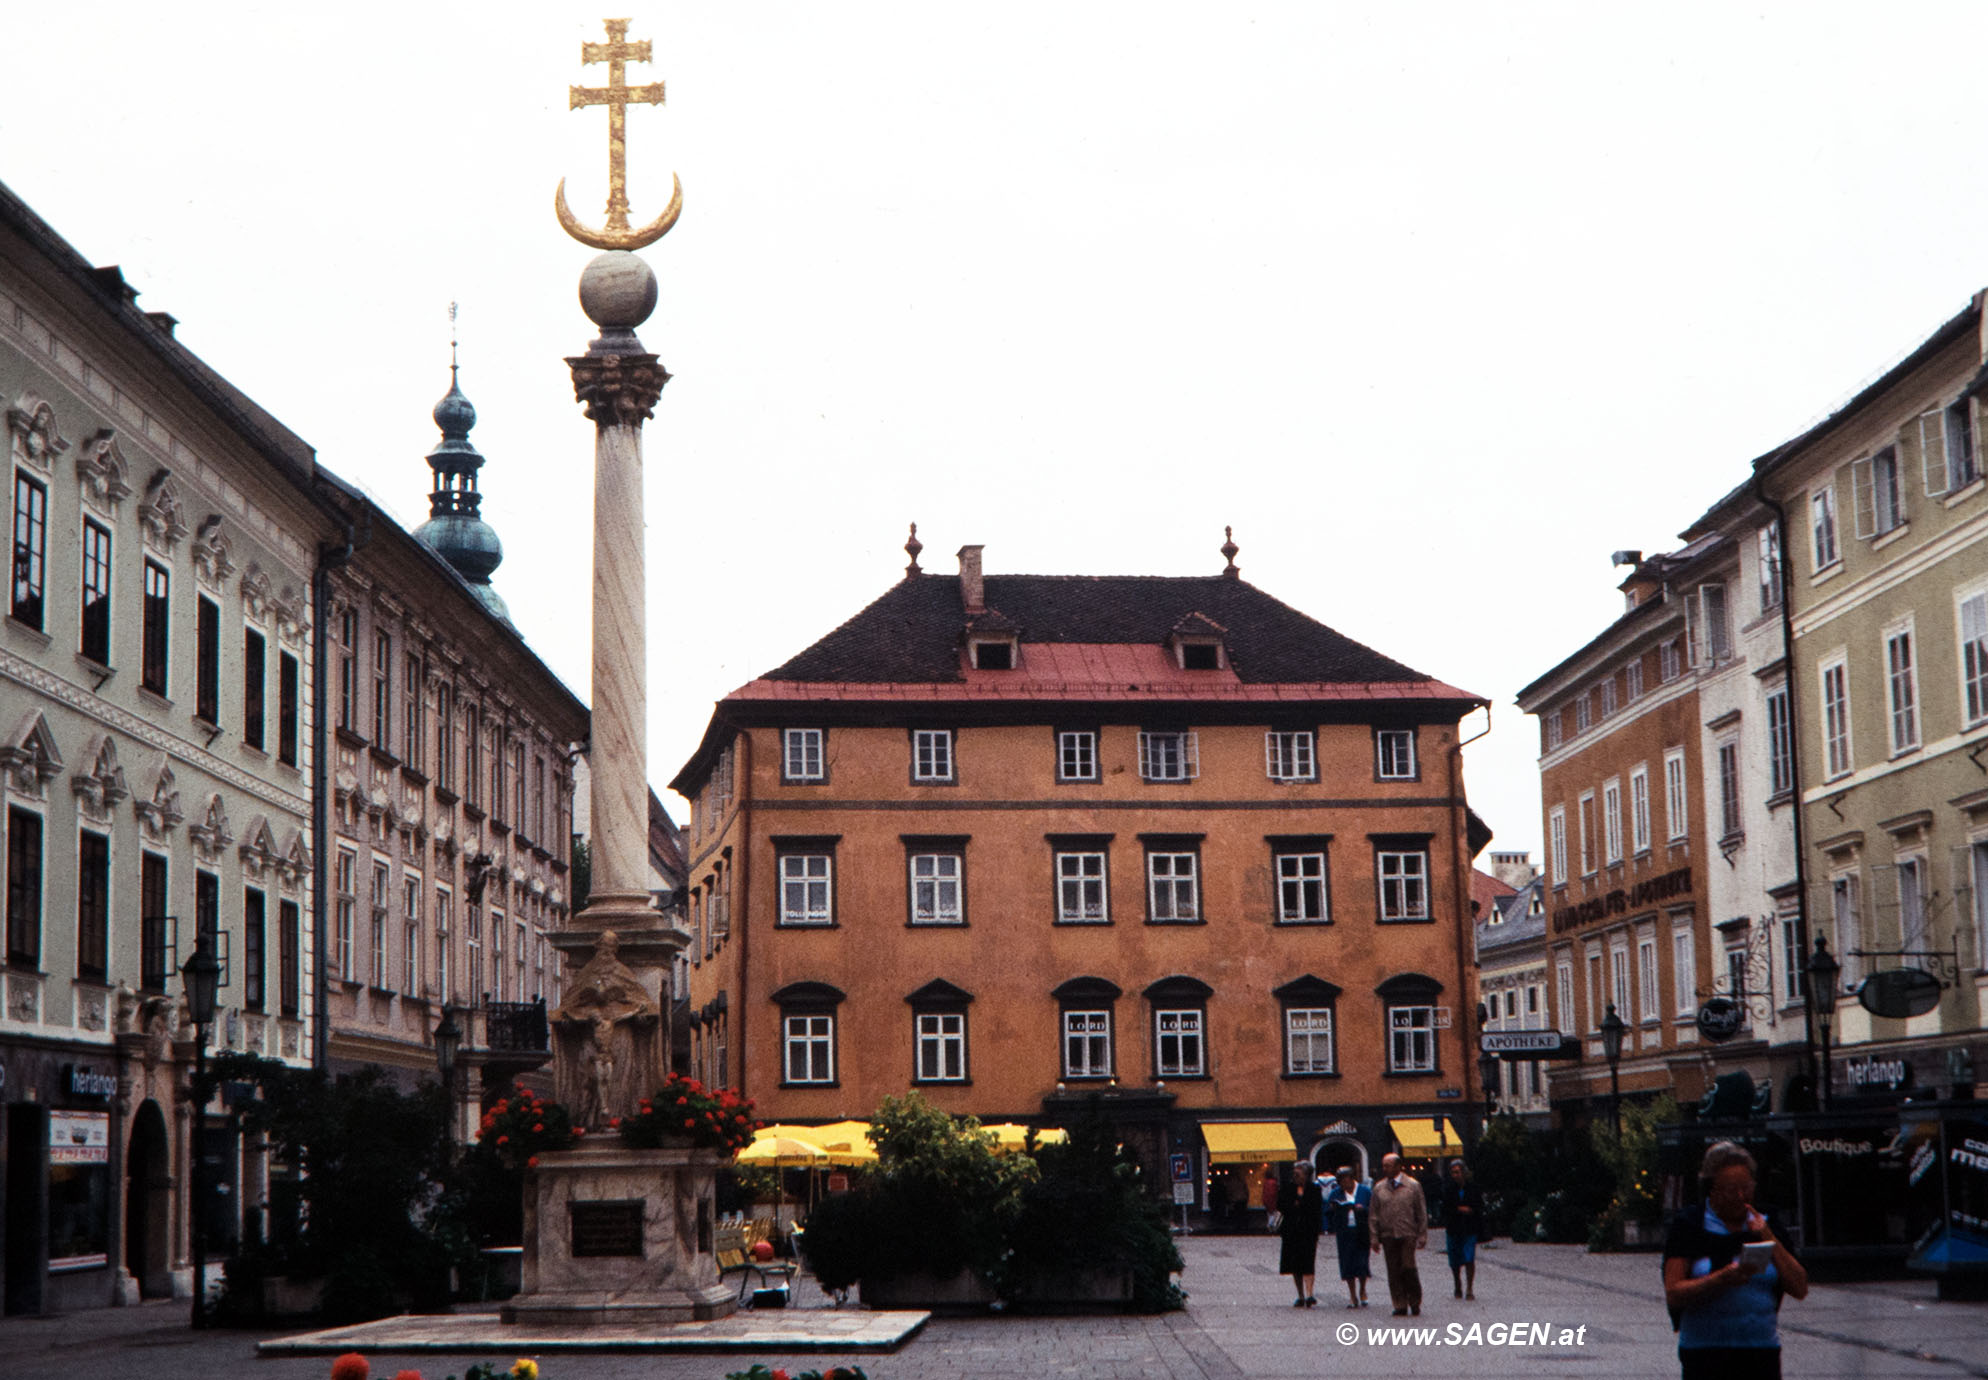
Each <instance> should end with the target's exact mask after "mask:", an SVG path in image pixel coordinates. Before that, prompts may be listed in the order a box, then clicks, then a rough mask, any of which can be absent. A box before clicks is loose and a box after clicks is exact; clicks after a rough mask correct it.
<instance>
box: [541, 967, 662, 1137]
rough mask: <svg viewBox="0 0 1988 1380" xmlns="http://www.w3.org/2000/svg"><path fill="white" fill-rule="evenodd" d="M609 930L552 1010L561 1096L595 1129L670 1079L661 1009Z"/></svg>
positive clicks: (556, 1079)
mask: <svg viewBox="0 0 1988 1380" xmlns="http://www.w3.org/2000/svg"><path fill="white" fill-rule="evenodd" d="M620 947H621V941H620V939H619V937H618V936H616V934H615V932H614V931H613V930H604V931H602V933H601V937H600V938H599V939H598V940H596V941H594V956H593V957H592V958H590V959H588V960H587V963H586V966H585V967H583V968H581V969H580V971H579V972H578V973H575V974H574V975H573V985H572V987H571V989H570V990H569V991H568V992H567V994H566V999H565V1000H564V1001H562V1002H561V1003H560V1004H559V1007H558V1009H557V1010H555V1011H554V1012H553V1013H552V1030H553V1083H554V1089H555V1091H554V1096H555V1097H557V1098H558V1099H559V1100H560V1101H561V1102H563V1103H565V1104H566V1105H567V1106H568V1107H571V1108H572V1109H573V1118H574V1120H575V1122H577V1123H578V1124H579V1125H581V1126H584V1127H586V1128H587V1129H588V1130H589V1131H603V1130H606V1129H607V1127H608V1125H609V1123H610V1122H612V1121H613V1120H614V1119H615V1118H616V1117H619V1116H626V1115H627V1114H629V1113H631V1112H633V1111H634V1110H635V1109H636V1108H637V1107H638V1106H640V1105H641V1102H642V1099H643V1098H645V1097H647V1096H649V1095H650V1094H651V1093H653V1092H655V1090H656V1088H657V1086H658V1085H659V1084H660V1083H661V1082H662V1079H663V1050H662V1039H661V1032H662V1008H661V1006H660V1005H659V1004H658V1003H657V1001H656V999H655V998H654V997H653V996H651V995H650V993H649V989H648V988H647V987H646V986H644V985H643V982H642V978H641V976H640V975H639V974H638V973H636V971H635V970H634V969H633V968H630V967H629V966H628V965H627V964H625V963H623V962H622V961H621V959H620V956H619V952H620Z"/></svg>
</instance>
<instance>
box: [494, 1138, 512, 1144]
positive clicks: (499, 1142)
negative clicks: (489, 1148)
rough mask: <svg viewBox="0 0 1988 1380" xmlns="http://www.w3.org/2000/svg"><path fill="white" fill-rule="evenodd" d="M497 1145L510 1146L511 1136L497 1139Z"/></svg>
mask: <svg viewBox="0 0 1988 1380" xmlns="http://www.w3.org/2000/svg"><path fill="white" fill-rule="evenodd" d="M497 1143H498V1144H499V1145H509V1144H510V1143H511V1138H510V1137H509V1136H499V1137H497Z"/></svg>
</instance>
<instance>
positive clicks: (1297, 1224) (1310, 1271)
mask: <svg viewBox="0 0 1988 1380" xmlns="http://www.w3.org/2000/svg"><path fill="white" fill-rule="evenodd" d="M1277 1210H1278V1211H1279V1212H1280V1213H1282V1214H1283V1220H1282V1221H1281V1222H1280V1223H1279V1224H1278V1227H1277V1235H1278V1238H1279V1241H1278V1249H1277V1273H1278V1274H1280V1275H1289V1276H1291V1279H1292V1282H1293V1283H1295V1284H1296V1285H1297V1287H1298V1297H1297V1301H1296V1302H1295V1303H1293V1304H1292V1305H1291V1306H1292V1307H1293V1308H1314V1307H1316V1306H1317V1305H1318V1298H1317V1297H1316V1296H1315V1295H1314V1294H1313V1293H1312V1279H1313V1276H1315V1275H1316V1274H1317V1273H1318V1237H1319V1233H1320V1232H1321V1231H1323V1230H1324V1229H1325V1195H1324V1194H1323V1193H1322V1192H1320V1190H1319V1186H1318V1171H1317V1170H1315V1169H1313V1168H1312V1162H1311V1161H1310V1160H1293V1161H1292V1162H1291V1182H1289V1183H1288V1184H1285V1185H1284V1188H1283V1191H1282V1192H1280V1193H1279V1194H1278V1195H1277Z"/></svg>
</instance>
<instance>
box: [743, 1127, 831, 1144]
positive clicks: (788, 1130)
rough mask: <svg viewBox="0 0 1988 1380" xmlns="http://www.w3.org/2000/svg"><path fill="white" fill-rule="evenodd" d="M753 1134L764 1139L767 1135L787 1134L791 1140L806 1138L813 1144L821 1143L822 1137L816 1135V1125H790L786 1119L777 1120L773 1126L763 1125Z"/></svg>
mask: <svg viewBox="0 0 1988 1380" xmlns="http://www.w3.org/2000/svg"><path fill="white" fill-rule="evenodd" d="M752 1134H753V1139H755V1140H763V1139H765V1138H766V1137H767V1136H785V1137H787V1139H789V1140H804V1141H807V1142H808V1143H809V1144H811V1145H819V1144H820V1143H821V1140H820V1138H819V1137H818V1136H816V1135H815V1128H814V1127H812V1126H790V1125H788V1124H787V1123H786V1122H784V1121H782V1122H775V1123H774V1124H773V1125H771V1126H762V1127H760V1128H759V1129H758V1130H757V1131H754V1132H753V1133H752Z"/></svg>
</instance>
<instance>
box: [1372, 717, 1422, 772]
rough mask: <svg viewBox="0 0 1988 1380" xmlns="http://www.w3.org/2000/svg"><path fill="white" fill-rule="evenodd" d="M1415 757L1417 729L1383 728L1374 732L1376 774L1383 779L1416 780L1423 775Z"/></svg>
mask: <svg viewBox="0 0 1988 1380" xmlns="http://www.w3.org/2000/svg"><path fill="white" fill-rule="evenodd" d="M1421 772H1422V767H1421V763H1420V762H1418V761H1416V759H1415V730H1414V729H1412V728H1382V729H1376V730H1375V732H1374V774H1375V775H1376V776H1378V777H1379V778H1380V779H1381V780H1383V781H1414V780H1416V779H1418V778H1419V777H1420V776H1421Z"/></svg>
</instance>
